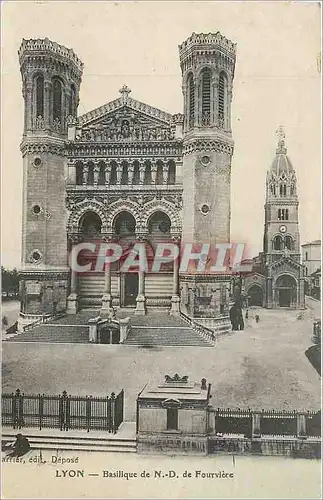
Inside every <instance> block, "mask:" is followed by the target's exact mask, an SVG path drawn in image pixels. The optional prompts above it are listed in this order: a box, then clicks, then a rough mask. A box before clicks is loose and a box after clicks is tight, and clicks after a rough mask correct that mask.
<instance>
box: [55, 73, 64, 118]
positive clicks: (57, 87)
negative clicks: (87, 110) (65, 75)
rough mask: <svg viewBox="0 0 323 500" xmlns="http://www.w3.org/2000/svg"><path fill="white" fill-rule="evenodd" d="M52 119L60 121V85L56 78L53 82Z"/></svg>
mask: <svg viewBox="0 0 323 500" xmlns="http://www.w3.org/2000/svg"><path fill="white" fill-rule="evenodd" d="M53 119H54V121H55V120H56V121H58V120H59V121H60V122H61V121H62V83H61V82H60V80H59V79H58V78H55V79H54V80H53Z"/></svg>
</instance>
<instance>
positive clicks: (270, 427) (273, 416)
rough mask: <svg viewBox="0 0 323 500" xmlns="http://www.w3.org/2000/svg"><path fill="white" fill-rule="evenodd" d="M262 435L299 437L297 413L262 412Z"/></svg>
mask: <svg viewBox="0 0 323 500" xmlns="http://www.w3.org/2000/svg"><path fill="white" fill-rule="evenodd" d="M260 431H261V434H264V435H268V436H297V412H296V410H295V411H291V412H289V411H275V410H271V411H262V412H261V415H260Z"/></svg>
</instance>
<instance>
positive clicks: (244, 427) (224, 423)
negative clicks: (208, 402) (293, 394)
mask: <svg viewBox="0 0 323 500" xmlns="http://www.w3.org/2000/svg"><path fill="white" fill-rule="evenodd" d="M211 411H212V413H214V419H215V420H214V424H215V425H214V430H215V433H220V434H240V435H243V436H245V437H251V436H252V435H254V434H255V435H259V436H260V435H268V436H293V437H296V436H298V432H299V431H298V419H299V415H304V414H303V413H300V414H299V413H298V412H297V411H296V410H293V411H288V410H262V411H257V412H256V411H253V410H250V409H246V410H244V409H240V408H238V409H231V408H228V409H224V408H217V409H215V408H214V409H212V410H211ZM255 415H257V416H258V419H257V420H254V416H255ZM305 429H306V430H305V434H306V435H307V436H312V437H320V436H321V412H320V411H318V412H315V411H308V412H307V413H305Z"/></svg>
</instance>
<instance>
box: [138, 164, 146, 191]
mask: <svg viewBox="0 0 323 500" xmlns="http://www.w3.org/2000/svg"><path fill="white" fill-rule="evenodd" d="M144 182H145V164H144V162H142V161H140V162H139V184H140V185H141V186H143V184H144Z"/></svg>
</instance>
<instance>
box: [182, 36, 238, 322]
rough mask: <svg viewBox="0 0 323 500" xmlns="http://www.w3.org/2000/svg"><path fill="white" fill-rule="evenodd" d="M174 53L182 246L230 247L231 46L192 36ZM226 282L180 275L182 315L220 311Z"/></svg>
mask: <svg viewBox="0 0 323 500" xmlns="http://www.w3.org/2000/svg"><path fill="white" fill-rule="evenodd" d="M179 54H180V65H181V71H182V78H183V87H182V88H183V96H184V130H183V132H184V137H183V236H182V243H184V244H185V243H192V244H195V243H197V244H203V243H208V244H210V245H212V246H215V245H216V244H217V243H229V242H230V179H231V159H232V155H233V145H234V143H233V139H232V133H231V100H232V84H233V78H234V69H235V59H236V45H235V44H234V43H232V42H231V41H229V40H227V39H226V38H225V37H224V36H222V35H221V34H220V33H219V32H217V33H215V34H213V33H209V34H195V33H193V34H192V35H191V36H190V37H189V38H188V39H187V40H186V41H185V42H183V43H182V44H181V45H180V46H179ZM227 280H228V276H227V277H225V276H221V278H220V277H218V278H216V277H215V276H214V275H213V276H207V275H206V274H204V275H202V274H200V275H199V276H197V275H196V276H192V275H191V273H190V272H188V273H183V272H182V274H181V282H182V295H183V300H182V308H183V310H184V311H186V312H187V313H188V314H190V315H200V314H202V312H203V311H202V309H203V308H202V306H201V307H200V306H198V303H200V304H202V303H203V302H204V304H207V303H208V301H209V300H210V303H209V304H208V308H209V310H210V311H209V312H210V313H212V314H213V316H214V309H215V310H218V311H219V312H220V310H221V311H222V312H223V311H224V307H225V302H226V301H227V297H226V294H227V293H226V290H227V283H226V281H227ZM199 282H200V284H198V283H199ZM219 282H222V285H223V286H222V288H221V287H220V288H221V290H219V286H218V284H219ZM193 283H194V284H193ZM216 283H217V284H216ZM220 306H221V308H220ZM204 309H205V308H204ZM204 313H205V314H207V311H204Z"/></svg>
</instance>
